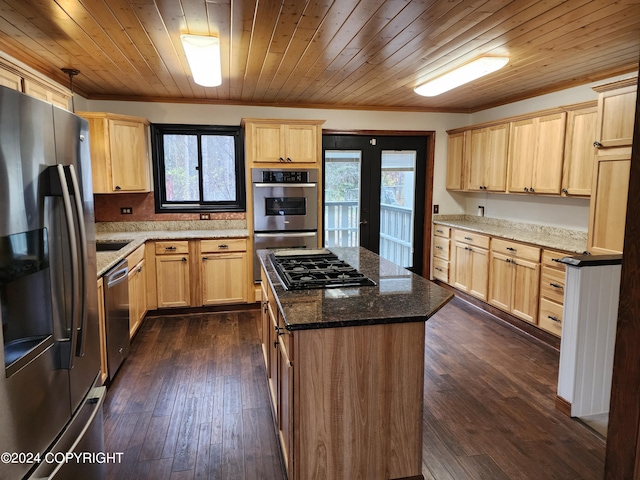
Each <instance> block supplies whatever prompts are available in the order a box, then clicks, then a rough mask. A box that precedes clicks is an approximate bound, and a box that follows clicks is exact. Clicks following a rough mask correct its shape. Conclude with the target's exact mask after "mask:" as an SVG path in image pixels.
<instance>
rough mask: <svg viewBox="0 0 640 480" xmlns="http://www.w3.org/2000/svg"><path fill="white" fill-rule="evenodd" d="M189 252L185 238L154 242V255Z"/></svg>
mask: <svg viewBox="0 0 640 480" xmlns="http://www.w3.org/2000/svg"><path fill="white" fill-rule="evenodd" d="M174 253H189V242H188V241H187V240H178V241H167V242H156V255H164V254H174Z"/></svg>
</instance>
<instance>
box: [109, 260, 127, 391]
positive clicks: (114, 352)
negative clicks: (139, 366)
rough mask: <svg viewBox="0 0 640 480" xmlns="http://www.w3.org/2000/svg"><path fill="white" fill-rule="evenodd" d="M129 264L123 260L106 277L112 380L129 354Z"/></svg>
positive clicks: (110, 374)
mask: <svg viewBox="0 0 640 480" xmlns="http://www.w3.org/2000/svg"><path fill="white" fill-rule="evenodd" d="M128 276H129V264H128V262H127V259H124V260H122V261H121V262H120V263H118V264H117V265H116V266H115V267H113V268H112V269H111V270H109V272H108V273H106V274H105V276H104V285H105V291H104V303H105V323H106V334H107V368H108V370H109V379H110V380H112V379H113V377H114V376H115V374H116V372H117V371H118V368H120V365H122V362H123V361H124V359H125V358H126V356H127V355H128V354H129V282H128Z"/></svg>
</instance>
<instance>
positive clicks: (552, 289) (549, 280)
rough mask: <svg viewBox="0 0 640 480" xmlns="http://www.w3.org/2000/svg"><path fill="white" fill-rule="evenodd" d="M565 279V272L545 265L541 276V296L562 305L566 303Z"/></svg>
mask: <svg viewBox="0 0 640 480" xmlns="http://www.w3.org/2000/svg"><path fill="white" fill-rule="evenodd" d="M564 279H565V273H564V272H561V271H559V270H554V269H552V268H547V267H543V268H542V275H541V276H540V296H541V297H543V298H546V299H548V300H553V301H554V302H556V303H559V304H560V305H562V304H563V303H564V281H565V280H564Z"/></svg>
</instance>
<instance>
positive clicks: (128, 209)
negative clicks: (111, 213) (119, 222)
mask: <svg viewBox="0 0 640 480" xmlns="http://www.w3.org/2000/svg"><path fill="white" fill-rule="evenodd" d="M120 213H121V214H122V215H131V214H132V213H133V208H131V207H120Z"/></svg>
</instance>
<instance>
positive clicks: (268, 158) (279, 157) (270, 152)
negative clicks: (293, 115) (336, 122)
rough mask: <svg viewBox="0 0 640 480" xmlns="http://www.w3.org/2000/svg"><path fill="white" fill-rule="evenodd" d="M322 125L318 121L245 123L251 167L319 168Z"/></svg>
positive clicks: (249, 121) (259, 121)
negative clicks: (290, 165) (263, 165)
mask: <svg viewBox="0 0 640 480" xmlns="http://www.w3.org/2000/svg"><path fill="white" fill-rule="evenodd" d="M322 123H324V122H323V121H316V120H272V119H253V118H251V119H243V120H242V124H243V125H244V127H245V142H246V152H245V154H246V157H247V163H248V164H253V163H260V164H265V163H272V164H278V166H282V164H283V163H284V164H287V163H296V164H298V163H302V164H311V165H313V166H319V165H320V163H321V160H322V154H321V147H322Z"/></svg>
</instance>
